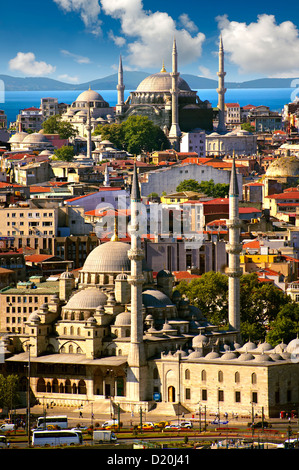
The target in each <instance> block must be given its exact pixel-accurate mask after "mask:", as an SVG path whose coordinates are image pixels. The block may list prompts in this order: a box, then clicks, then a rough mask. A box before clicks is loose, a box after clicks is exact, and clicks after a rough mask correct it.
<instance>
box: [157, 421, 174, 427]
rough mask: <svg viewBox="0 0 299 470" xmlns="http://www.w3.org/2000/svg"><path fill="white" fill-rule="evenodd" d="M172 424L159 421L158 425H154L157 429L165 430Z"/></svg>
mask: <svg viewBox="0 0 299 470" xmlns="http://www.w3.org/2000/svg"><path fill="white" fill-rule="evenodd" d="M169 425H170V422H169V421H159V422H158V423H154V426H155V428H159V429H161V428H165V426H169Z"/></svg>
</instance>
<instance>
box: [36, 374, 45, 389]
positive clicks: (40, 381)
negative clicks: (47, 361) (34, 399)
mask: <svg viewBox="0 0 299 470" xmlns="http://www.w3.org/2000/svg"><path fill="white" fill-rule="evenodd" d="M36 391H37V392H45V391H46V383H45V380H44V379H43V378H42V377H40V378H39V379H38V381H37V386H36Z"/></svg>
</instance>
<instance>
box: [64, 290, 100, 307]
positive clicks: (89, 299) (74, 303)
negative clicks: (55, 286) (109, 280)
mask: <svg viewBox="0 0 299 470" xmlns="http://www.w3.org/2000/svg"><path fill="white" fill-rule="evenodd" d="M106 303H107V296H106V294H104V293H103V292H101V291H100V289H97V288H96V287H87V288H86V289H82V290H80V291H79V292H76V294H74V295H73V296H72V297H71V298H70V299H69V301H68V303H67V304H66V306H65V307H64V309H67V310H86V309H96V308H97V307H98V306H99V305H106Z"/></svg>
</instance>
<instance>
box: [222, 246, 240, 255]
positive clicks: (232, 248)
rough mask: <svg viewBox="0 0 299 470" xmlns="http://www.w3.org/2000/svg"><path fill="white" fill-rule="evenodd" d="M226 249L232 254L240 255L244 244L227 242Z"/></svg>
mask: <svg viewBox="0 0 299 470" xmlns="http://www.w3.org/2000/svg"><path fill="white" fill-rule="evenodd" d="M225 249H226V252H227V253H229V254H230V255H238V254H240V253H241V251H242V245H241V243H227V244H226V246H225Z"/></svg>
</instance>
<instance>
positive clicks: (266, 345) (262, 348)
mask: <svg viewBox="0 0 299 470" xmlns="http://www.w3.org/2000/svg"><path fill="white" fill-rule="evenodd" d="M271 349H272V346H271V344H269V343H267V342H266V341H265V342H264V343H262V344H260V345H259V346H258V347H257V351H260V352H264V351H270V350H271Z"/></svg>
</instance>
